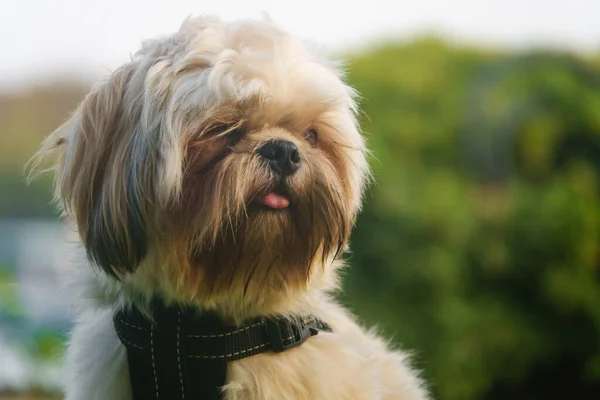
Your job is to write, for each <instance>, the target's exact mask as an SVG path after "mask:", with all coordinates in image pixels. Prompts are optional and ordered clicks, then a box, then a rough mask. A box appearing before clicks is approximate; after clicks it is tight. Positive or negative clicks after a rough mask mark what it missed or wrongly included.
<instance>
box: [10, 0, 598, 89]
mask: <svg viewBox="0 0 600 400" xmlns="http://www.w3.org/2000/svg"><path fill="white" fill-rule="evenodd" d="M2 3H3V4H2V7H0V89H7V88H14V87H16V86H19V85H22V84H26V83H28V82H32V81H36V80H40V79H43V78H44V77H53V76H56V75H70V76H74V75H79V76H81V77H85V78H88V79H97V78H98V76H102V75H104V74H105V73H106V72H107V71H110V70H112V69H114V68H115V67H117V66H118V65H119V64H121V63H123V62H125V61H126V60H127V59H128V58H129V55H130V53H133V52H135V50H137V48H138V47H139V44H140V42H141V40H143V39H145V38H148V37H153V36H157V35H161V34H164V33H169V32H173V31H175V30H177V28H178V27H179V24H180V23H181V21H182V20H183V19H184V18H185V17H186V16H188V15H201V14H216V15H220V16H222V17H223V18H224V19H226V20H231V19H236V18H240V17H257V16H260V15H261V13H262V12H263V11H264V12H267V13H269V14H270V15H271V17H272V18H273V19H274V20H275V21H276V22H278V23H279V24H280V25H281V26H283V27H284V28H286V29H288V30H289V31H291V32H293V33H295V34H297V35H300V36H302V37H305V38H309V39H314V40H317V41H319V42H321V43H323V44H325V45H327V46H329V47H330V48H332V49H335V50H341V49H347V48H352V47H355V46H364V45H365V44H366V43H370V42H371V41H373V40H375V39H377V38H381V37H390V36H393V37H396V36H397V37H400V38H407V37H411V36H414V35H418V34H420V33H423V32H437V33H440V34H443V35H445V36H447V37H450V38H452V39H453V40H455V41H456V40H458V41H461V42H471V43H489V44H495V45H497V46H502V47H530V46H533V45H544V46H554V47H567V48H570V49H573V50H577V51H586V52H588V51H594V50H598V51H600V0H568V1H556V0H410V1H408V0H387V1H384V0H368V1H364V0H363V1H357V0H342V1H331V0H296V1H290V0H272V1H267V0H256V1H253V0H204V1H198V0H2Z"/></svg>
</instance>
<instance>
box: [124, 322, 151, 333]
mask: <svg viewBox="0 0 600 400" xmlns="http://www.w3.org/2000/svg"><path fill="white" fill-rule="evenodd" d="M119 322H120V323H122V324H125V325H127V326H129V327H132V328H135V329H139V330H140V331H147V330H148V329H146V328H142V327H141V326H137V325H131V324H129V323H127V322H125V321H123V320H122V319H119Z"/></svg>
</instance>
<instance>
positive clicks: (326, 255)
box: [32, 18, 427, 400]
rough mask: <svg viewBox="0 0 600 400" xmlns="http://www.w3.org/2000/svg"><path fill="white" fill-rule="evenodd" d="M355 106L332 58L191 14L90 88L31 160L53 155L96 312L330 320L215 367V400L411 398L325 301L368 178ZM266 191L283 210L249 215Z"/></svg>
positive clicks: (369, 344) (409, 381)
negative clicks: (283, 150) (181, 306)
mask: <svg viewBox="0 0 600 400" xmlns="http://www.w3.org/2000/svg"><path fill="white" fill-rule="evenodd" d="M354 97H355V94H354V92H353V90H352V89H351V88H350V87H348V86H347V85H346V84H344V83H343V81H342V74H341V72H340V70H339V68H338V67H337V66H336V64H335V63H332V62H330V61H328V60H327V58H326V57H324V56H323V55H320V53H319V52H317V51H314V50H311V49H309V47H308V46H307V45H306V44H304V43H302V42H300V41H299V40H297V39H295V38H293V37H291V36H289V35H288V34H286V33H285V32H283V31H281V30H280V29H279V28H277V27H275V26H274V25H273V24H272V23H269V22H255V21H245V22H239V23H233V24H225V23H223V22H221V21H219V20H217V19H214V18H199V19H191V20H188V21H186V22H185V23H184V24H183V26H182V27H181V29H180V31H179V32H178V33H176V34H175V35H173V36H170V37H167V38H164V39H160V40H154V41H149V42H146V43H145V44H144V46H143V47H142V49H141V50H140V51H139V52H138V53H136V55H135V56H134V57H133V59H132V60H131V62H129V63H128V64H126V65H124V66H123V67H121V68H120V69H119V70H117V71H115V72H114V73H113V74H112V75H111V76H110V77H109V78H108V79H107V80H106V81H105V82H103V83H101V84H100V85H98V86H97V87H96V88H95V89H94V90H93V91H92V92H91V93H90V94H89V95H88V96H87V97H86V99H85V100H84V101H83V102H82V104H81V105H80V106H79V108H78V109H77V110H76V111H75V113H74V114H73V116H72V118H71V119H70V120H69V121H68V122H67V123H66V124H65V125H64V126H63V127H61V128H59V129H58V130H57V131H56V132H54V133H53V134H52V135H50V136H49V137H48V138H47V140H46V141H45V143H44V146H43V148H42V150H41V151H40V152H39V153H38V155H37V156H36V158H34V161H33V164H32V166H33V170H38V169H39V168H40V166H41V165H42V164H43V162H44V161H45V160H46V159H50V160H52V161H53V162H54V170H55V182H56V199H57V202H58V203H59V205H60V206H61V209H62V210H63V212H64V214H65V216H66V217H67V218H69V219H72V220H74V221H75V223H76V225H77V229H78V232H79V235H80V237H81V240H82V243H83V245H84V248H85V250H86V252H87V255H88V258H89V260H90V261H91V263H92V264H93V265H95V266H96V267H99V268H100V270H101V271H104V272H103V274H100V275H96V278H94V279H96V280H97V282H98V283H99V287H100V288H101V289H100V290H101V291H103V292H104V296H105V297H106V299H107V303H108V304H111V307H112V308H118V307H123V306H125V305H127V304H130V303H135V304H136V305H137V306H139V307H144V306H145V304H146V302H147V301H148V300H149V299H150V298H152V297H153V296H160V297H162V298H163V299H165V300H166V301H168V302H180V303H185V304H191V305H193V306H195V307H198V308H199V309H205V310H207V309H210V310H216V311H217V312H219V313H220V314H221V316H222V317H223V319H224V320H226V321H231V322H233V323H241V322H242V321H244V320H245V319H248V318H251V317H255V316H259V315H273V314H277V315H283V316H292V315H296V314H316V315H318V316H321V317H322V318H323V319H324V320H326V321H327V322H328V323H330V324H331V325H332V327H333V329H334V333H323V334H320V335H318V336H316V337H314V338H311V339H310V340H309V341H308V342H307V343H305V344H304V345H303V346H301V347H300V348H296V349H293V350H290V351H287V352H284V353H282V354H261V355H257V356H253V357H249V358H247V359H243V360H240V361H236V362H232V363H230V364H229V373H228V383H227V385H226V386H225V388H224V391H225V395H226V396H225V397H226V398H227V399H230V400H237V399H325V398H327V399H411V400H412V399H425V398H426V397H427V396H426V394H425V391H424V390H423V389H422V385H421V383H420V381H419V380H418V378H417V377H416V376H415V374H414V373H413V372H412V371H411V370H410V369H409V367H408V366H407V362H406V357H405V355H403V354H402V353H397V352H392V351H390V350H389V349H388V347H387V346H386V345H385V344H384V342H383V341H382V340H381V339H379V338H378V336H377V335H375V334H372V333H368V332H365V331H363V330H362V329H361V328H359V327H358V326H357V325H356V323H355V322H353V321H352V319H351V318H350V317H349V316H348V314H347V312H346V311H345V310H343V309H342V308H340V307H338V306H337V305H336V304H335V302H334V301H333V300H331V298H330V294H331V292H332V291H334V290H336V289H337V288H338V279H337V271H338V270H339V268H340V267H342V266H343V262H342V259H341V256H342V254H343V252H344V251H345V250H346V249H347V244H348V238H349V234H350V230H351V227H352V225H353V223H354V220H355V218H356V215H357V213H358V212H359V209H360V205H361V199H362V193H363V191H364V187H365V185H366V182H367V181H368V177H369V172H368V166H367V162H366V157H365V154H366V148H365V144H364V140H363V138H362V137H361V135H360V133H359V129H358V126H357V123H356V119H355V113H356V106H355V103H354ZM315 134H316V136H315ZM275 139H285V140H287V141H290V142H292V143H294V144H296V146H297V147H298V150H299V154H300V159H301V165H300V168H299V170H298V171H297V172H296V173H295V174H294V175H292V176H290V177H287V178H286V179H285V180H284V181H281V180H280V178H279V177H278V176H277V175H275V174H274V173H273V171H272V170H271V169H270V168H269V167H268V166H267V165H266V164H265V162H264V159H262V158H261V157H260V156H259V155H258V152H257V150H258V149H259V148H260V147H261V146H263V145H264V144H265V143H268V142H269V141H272V140H275ZM315 140H316V141H315ZM276 190H285V195H286V196H287V197H288V198H289V200H290V201H291V206H290V207H289V208H288V209H285V210H281V211H277V212H273V211H264V210H261V209H257V208H256V207H255V204H256V201H257V200H258V199H260V198H262V197H264V196H265V195H267V194H268V193H269V192H271V191H276Z"/></svg>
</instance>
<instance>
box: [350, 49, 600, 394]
mask: <svg viewBox="0 0 600 400" xmlns="http://www.w3.org/2000/svg"><path fill="white" fill-rule="evenodd" d="M349 79H350V82H351V84H353V85H355V86H356V87H357V89H358V90H359V92H360V93H361V94H362V95H363V99H364V100H363V104H362V108H363V111H364V114H365V115H366V116H368V118H364V119H363V128H364V130H365V131H366V133H367V135H368V139H369V145H370V147H371V149H372V150H373V152H374V158H375V159H374V162H373V163H372V165H373V168H374V171H375V176H376V181H377V183H376V185H375V186H374V187H373V188H372V189H371V191H370V193H369V196H368V199H367V200H368V201H367V204H366V207H365V210H364V212H363V213H362V215H361V217H360V218H359V221H358V224H357V228H356V230H355V232H354V235H353V238H352V242H353V243H352V249H353V254H352V257H351V268H350V270H349V271H348V275H347V279H346V284H347V286H346V287H347V292H346V295H345V297H344V300H345V301H346V302H347V303H349V304H350V305H351V306H352V308H353V309H355V310H356V312H357V313H358V314H359V316H360V317H361V319H363V320H364V321H366V322H368V323H378V324H379V325H380V326H382V328H383V329H384V330H386V331H387V332H388V333H390V334H393V335H394V337H395V339H396V341H397V343H399V344H401V345H402V346H403V347H406V348H408V349H415V350H416V357H415V358H416V361H417V365H418V366H419V367H421V368H422V369H423V370H424V372H425V376H426V377H427V378H428V380H429V381H430V382H431V383H432V388H433V390H434V391H435V392H436V393H437V394H438V396H439V398H442V399H445V400H470V399H482V398H485V399H506V398H511V399H537V398H539V399H554V398H555V399H559V398H561V399H562V398H583V396H584V393H585V395H586V396H591V395H592V393H594V394H596V395H598V394H600V387H599V385H598V383H597V382H599V381H600V361H599V360H600V334H599V333H600V311H599V310H600V290H599V289H600V283H599V279H598V278H599V272H600V271H599V268H598V266H599V257H598V254H599V252H598V250H599V248H598V243H599V242H598V240H599V236H600V229H599V228H600V225H599V222H600V214H599V208H598V205H599V204H600V203H599V200H600V199H599V193H598V182H599V178H600V168H599V167H600V163H599V162H600V146H599V140H600V125H598V120H599V116H600V90H598V89H599V88H600V86H598V79H599V78H598V70H597V69H593V68H592V67H589V66H588V65H587V64H586V63H585V61H582V60H578V59H575V58H572V57H569V56H563V55H555V54H543V53H540V54H525V55H522V56H515V57H511V56H509V55H498V54H483V53H476V52H473V51H471V50H467V49H460V48H449V47H448V46H446V45H444V44H443V43H440V42H437V41H435V40H431V39H425V40H422V41H417V42H414V43H411V44H408V45H403V46H401V45H389V46H386V47H382V48H379V49H376V50H373V51H371V52H370V53H368V54H364V55H360V56H358V57H356V58H355V59H354V60H353V62H352V63H351V70H350V77H349ZM558 383H560V385H558ZM567 390H568V392H567ZM567 393H570V395H568V394H567Z"/></svg>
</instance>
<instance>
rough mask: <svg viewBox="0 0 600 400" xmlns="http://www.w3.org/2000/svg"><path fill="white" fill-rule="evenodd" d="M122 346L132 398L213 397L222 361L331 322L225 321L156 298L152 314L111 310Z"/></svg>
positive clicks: (274, 346)
mask: <svg viewBox="0 0 600 400" xmlns="http://www.w3.org/2000/svg"><path fill="white" fill-rule="evenodd" d="M114 324H115V329H116V331H117V335H118V336H119V339H120V340H121V342H122V343H123V345H124V346H125V347H126V348H127V360H128V364H129V377H130V380H131V387H132V389H133V397H134V399H135V400H152V399H155V400H186V399H187V400H193V399H202V400H217V399H221V397H222V394H221V388H222V386H223V385H224V384H225V375H226V370H227V362H228V361H234V360H239V359H242V358H245V357H250V356H252V355H255V354H260V353H263V352H266V351H273V352H282V351H285V350H288V349H291V348H293V347H296V346H299V345H301V344H302V343H304V342H305V341H306V340H307V339H308V338H309V337H311V336H313V335H316V334H317V333H318V332H319V331H326V332H331V328H330V327H329V326H328V325H327V324H326V323H324V322H323V321H321V320H319V319H317V318H315V317H310V316H309V317H306V318H256V319H253V320H250V321H248V322H247V323H246V324H245V325H242V326H237V327H228V326H225V325H224V324H223V322H222V321H221V319H220V318H219V317H218V316H216V315H214V314H198V313H197V312H195V311H194V310H190V309H184V308H181V307H178V306H173V307H165V306H164V305H162V304H161V303H158V302H157V303H156V304H155V305H154V306H153V307H152V319H149V318H147V317H146V316H144V315H143V314H142V313H140V312H139V311H138V310H136V309H128V310H122V311H119V312H117V313H116V314H115V316H114Z"/></svg>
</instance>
